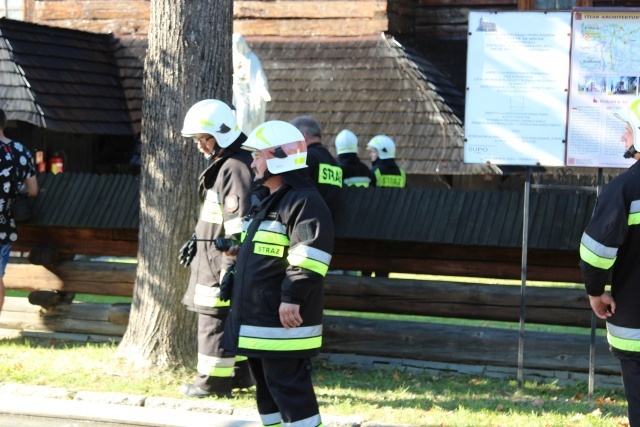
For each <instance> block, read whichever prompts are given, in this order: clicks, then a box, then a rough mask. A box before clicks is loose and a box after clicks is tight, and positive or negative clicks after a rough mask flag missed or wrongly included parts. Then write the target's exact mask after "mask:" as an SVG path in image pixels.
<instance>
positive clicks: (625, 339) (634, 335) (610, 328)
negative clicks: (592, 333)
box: [607, 323, 640, 352]
mask: <svg viewBox="0 0 640 427" xmlns="http://www.w3.org/2000/svg"><path fill="white" fill-rule="evenodd" d="M625 335H626V336H625ZM639 335H640V330H638V329H631V328H622V327H619V326H615V325H611V324H609V323H607V341H609V344H610V345H611V347H613V348H617V349H618V350H625V351H636V352H640V336H639Z"/></svg>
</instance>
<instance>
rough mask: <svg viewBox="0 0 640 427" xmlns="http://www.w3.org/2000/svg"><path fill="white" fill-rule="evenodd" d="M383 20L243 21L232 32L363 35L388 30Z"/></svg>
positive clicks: (235, 23)
mask: <svg viewBox="0 0 640 427" xmlns="http://www.w3.org/2000/svg"><path fill="white" fill-rule="evenodd" d="M387 29H388V25H387V20H386V18H385V19H380V18H377V19H360V18H354V19H347V20H345V19H278V20H266V19H242V20H238V19H236V20H234V21H233V31H234V32H236V33H241V34H243V35H245V36H283V37H291V36H314V37H318V36H327V37H329V36H339V37H347V36H362V35H371V34H378V33H381V32H384V31H387Z"/></svg>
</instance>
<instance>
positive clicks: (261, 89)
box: [233, 33, 271, 135]
mask: <svg viewBox="0 0 640 427" xmlns="http://www.w3.org/2000/svg"><path fill="white" fill-rule="evenodd" d="M269 101H271V95H269V87H268V85H267V77H266V76H265V75H264V70H263V69H262V65H260V60H259V59H258V57H257V56H256V54H255V53H253V52H252V51H251V49H250V48H249V45H247V42H246V41H245V40H244V37H243V36H242V35H240V34H237V33H234V34H233V105H234V106H235V109H236V120H237V122H238V126H240V128H241V129H242V131H243V132H244V133H245V134H246V135H249V134H250V133H251V131H252V130H253V129H254V128H255V127H256V126H258V125H259V124H262V123H263V122H264V121H265V113H266V108H267V102H269Z"/></svg>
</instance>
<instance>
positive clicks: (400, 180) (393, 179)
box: [374, 169, 407, 188]
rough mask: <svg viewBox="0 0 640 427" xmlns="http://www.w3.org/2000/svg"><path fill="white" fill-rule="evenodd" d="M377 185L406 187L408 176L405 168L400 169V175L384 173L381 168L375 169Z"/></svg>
mask: <svg viewBox="0 0 640 427" xmlns="http://www.w3.org/2000/svg"><path fill="white" fill-rule="evenodd" d="M374 173H375V175H376V186H377V187H392V188H404V186H405V185H406V184H407V177H406V174H405V173H404V170H402V169H400V175H382V172H380V169H376V170H375V172H374Z"/></svg>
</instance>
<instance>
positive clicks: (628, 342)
mask: <svg viewBox="0 0 640 427" xmlns="http://www.w3.org/2000/svg"><path fill="white" fill-rule="evenodd" d="M639 254H640V162H636V163H635V164H634V165H633V166H631V167H630V168H629V170H627V171H625V172H624V173H622V174H620V175H619V176H617V177H615V178H614V179H612V180H611V181H610V182H609V184H607V186H605V187H604V190H603V191H602V193H601V194H600V196H599V197H598V201H597V203H596V208H595V210H594V212H593V217H592V218H591V220H590V221H589V224H588V225H587V228H586V229H585V231H584V233H583V235H582V240H581V242H580V259H581V261H580V267H581V269H582V275H583V279H584V283H585V288H586V291H587V293H588V294H589V295H592V296H600V295H602V293H603V292H604V291H605V285H606V284H608V283H610V284H611V296H612V297H613V298H614V300H615V302H616V310H615V313H614V314H613V316H611V317H609V318H608V319H607V338H608V341H609V344H610V345H611V347H612V349H613V353H614V355H616V356H619V357H620V356H622V357H635V358H640V310H638V307H640V269H639V268H638V255H639Z"/></svg>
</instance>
